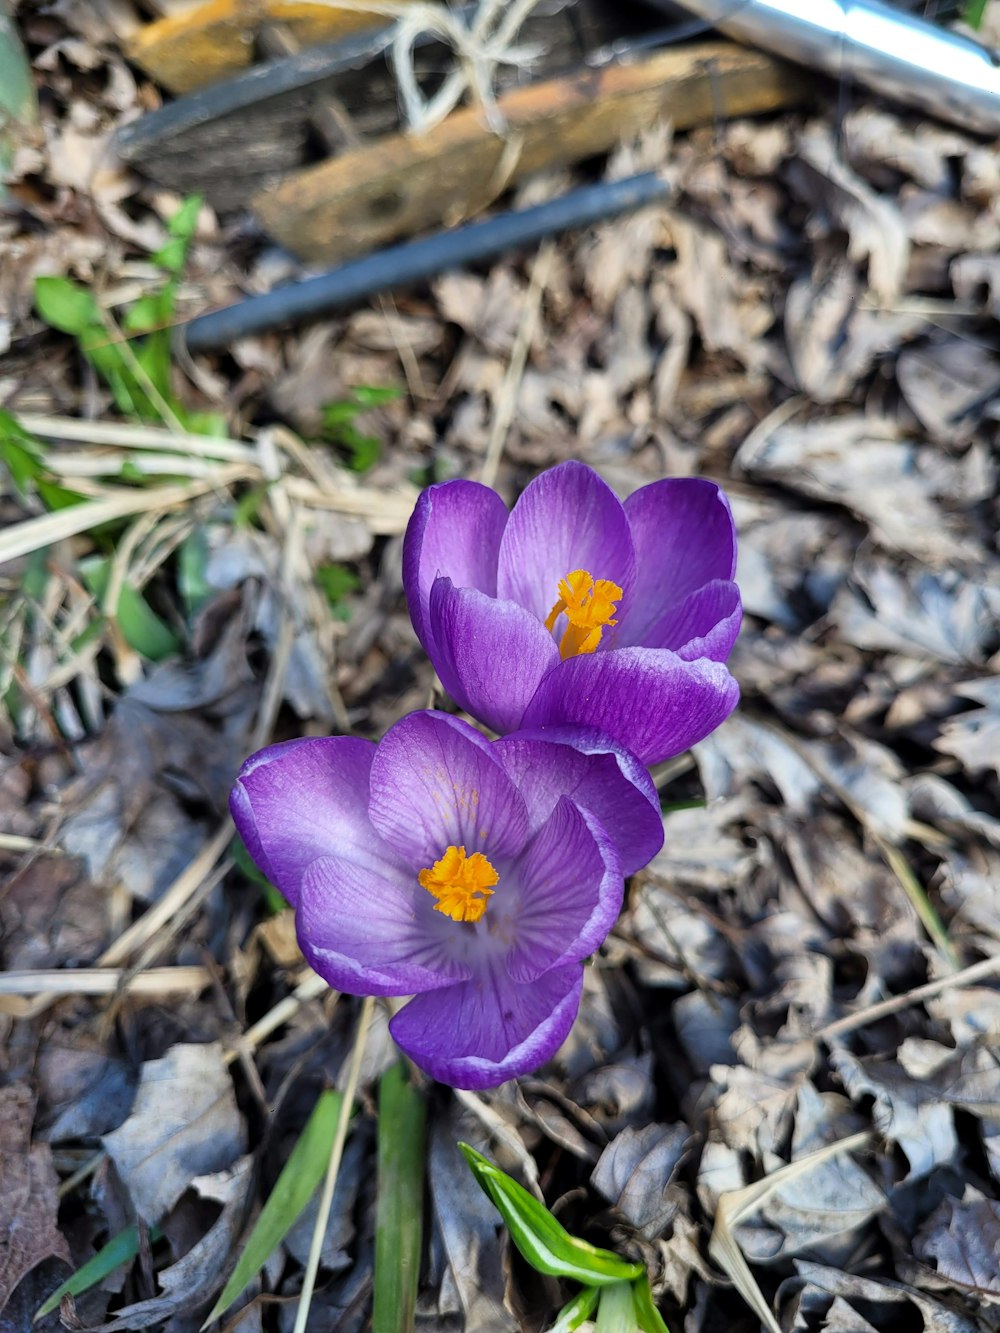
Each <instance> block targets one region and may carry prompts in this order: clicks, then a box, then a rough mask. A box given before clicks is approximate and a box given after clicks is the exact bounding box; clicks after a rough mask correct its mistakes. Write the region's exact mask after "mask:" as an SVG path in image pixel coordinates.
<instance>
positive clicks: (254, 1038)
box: [225, 972, 339, 1065]
mask: <svg viewBox="0 0 1000 1333" xmlns="http://www.w3.org/2000/svg"><path fill="white" fill-rule="evenodd" d="M329 989H330V988H329V986H328V985H327V983H326V982H325V981H324V980H323V978H322V977H320V976H317V975H316V973H315V972H311V973H310V974H309V976H307V977H306V979H305V980H304V981H300V982H299V984H298V985H297V986H296V987H295V989H294V990H293V991H292V993H291V995H286V996H285V998H284V999H283V1000H279V1001H278V1003H277V1004H276V1005H275V1006H274V1008H273V1009H269V1010H268V1012H267V1013H266V1014H265V1015H264V1017H263V1018H259V1019H258V1020H257V1022H256V1023H254V1025H253V1026H252V1027H249V1028H247V1030H246V1032H244V1033H243V1035H242V1036H241V1037H240V1039H239V1041H238V1042H237V1043H236V1045H235V1046H231V1047H230V1048H229V1049H228V1050H227V1051H226V1053H225V1061H226V1064H227V1065H228V1064H232V1062H233V1061H234V1060H235V1059H236V1057H237V1056H238V1055H239V1054H240V1052H241V1051H244V1050H246V1051H252V1050H254V1049H255V1048H256V1047H257V1046H259V1045H260V1043H261V1042H262V1041H263V1040H264V1039H265V1037H269V1036H270V1035H271V1033H272V1032H274V1031H275V1029H276V1028H280V1027H281V1026H282V1024H283V1023H287V1022H288V1021H289V1019H291V1018H293V1017H294V1016H295V1014H296V1013H297V1012H298V1010H299V1009H301V1008H302V1006H303V1005H304V1004H308V1003H309V1001H310V1000H315V999H318V998H319V996H321V995H322V994H323V992H324V991H326V990H329ZM330 994H331V995H332V996H333V1000H334V1003H336V1001H337V1000H338V999H339V993H338V992H337V991H330Z"/></svg>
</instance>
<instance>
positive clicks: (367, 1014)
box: [292, 995, 375, 1333]
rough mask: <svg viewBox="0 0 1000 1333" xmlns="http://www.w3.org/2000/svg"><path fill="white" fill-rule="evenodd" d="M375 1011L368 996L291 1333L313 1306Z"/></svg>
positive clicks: (301, 1328)
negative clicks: (373, 1011)
mask: <svg viewBox="0 0 1000 1333" xmlns="http://www.w3.org/2000/svg"><path fill="white" fill-rule="evenodd" d="M374 1007H375V1001H374V999H373V998H372V997H371V996H370V995H369V996H368V997H367V998H366V999H365V1001H364V1002H363V1004H362V1005H361V1013H360V1014H359V1015H358V1030H357V1032H356V1033H355V1034H354V1050H353V1051H352V1052H351V1064H350V1068H349V1069H348V1071H347V1084H346V1086H345V1088H344V1099H343V1101H342V1102H341V1104H340V1116H339V1118H338V1120H337V1132H336V1134H334V1136H333V1146H332V1147H331V1149H330V1163H329V1165H328V1167H327V1169H326V1179H325V1180H324V1182H323V1193H322V1195H321V1196H320V1201H319V1211H318V1212H317V1214H316V1225H315V1227H314V1228H313V1234H312V1244H311V1245H310V1247H309V1258H308V1261H307V1263H306V1271H305V1276H304V1277H303V1279H302V1295H301V1296H300V1297H299V1308H298V1310H297V1311H296V1313H295V1327H294V1328H293V1330H292V1333H305V1329H306V1324H307V1323H308V1322H309V1307H310V1306H311V1305H312V1297H313V1291H314V1290H315V1287H316V1274H317V1273H318V1272H319V1260H320V1255H321V1254H322V1253H323V1241H324V1239H325V1237H326V1228H327V1223H328V1222H329V1220H330V1208H331V1206H332V1204H333V1192H334V1190H335V1189H336V1188H337V1176H338V1174H339V1172H340V1161H341V1158H342V1157H343V1155H344V1144H345V1143H346V1142H347V1129H348V1125H349V1124H350V1120H351V1111H352V1110H353V1109H354V1098H355V1095H356V1093H357V1090H358V1079H359V1078H360V1076H361V1060H362V1057H363V1056H364V1053H365V1042H366V1041H367V1040H368V1025H369V1023H370V1022H371V1017H372V1010H373V1009H374Z"/></svg>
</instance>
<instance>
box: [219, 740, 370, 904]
mask: <svg viewBox="0 0 1000 1333" xmlns="http://www.w3.org/2000/svg"><path fill="white" fill-rule="evenodd" d="M374 755H375V746H374V745H373V744H372V742H371V741H363V740H357V739H355V738H354V737H351V736H328V737H319V738H317V739H315V740H301V741H285V742H283V743H282V744H280V745H270V746H268V748H267V749H266V750H260V751H259V752H258V753H257V754H255V755H252V756H251V758H249V759H248V760H247V761H246V763H245V764H244V765H243V767H242V768H241V769H240V773H239V776H238V777H237V779H236V785H235V786H234V787H233V791H232V795H231V796H230V798H229V808H230V810H231V811H232V815H233V819H234V821H235V823H236V827H237V829H238V830H239V834H240V837H241V838H242V839H243V841H244V842H245V843H246V846H247V850H248V851H249V852H250V855H251V856H252V857H253V859H254V860H255V861H256V863H257V865H258V866H260V868H261V870H262V871H263V872H264V874H265V875H266V876H267V877H268V879H269V880H271V882H272V883H273V884H275V885H277V887H278V888H279V889H280V890H281V892H282V893H283V894H284V896H285V897H286V898H287V899H288V901H289V902H290V903H291V904H292V906H293V907H294V906H295V905H296V903H297V902H298V899H299V890H300V887H301V883H302V876H303V874H304V873H305V870H306V867H307V866H308V865H309V863H310V862H311V861H314V860H315V859H316V858H317V857H318V856H326V855H327V854H328V853H329V852H330V851H331V850H334V849H336V851H337V853H338V855H340V856H342V857H346V858H347V859H348V860H352V861H356V862H357V863H358V864H359V865H363V866H380V865H382V863H383V862H384V861H385V860H386V859H388V860H389V861H392V860H394V859H395V858H394V856H393V853H392V852H391V851H390V849H389V848H388V847H385V846H384V845H382V844H381V843H380V842H379V840H378V839H377V838H373V837H372V829H371V825H370V823H369V822H368V776H369V773H370V771H371V766H372V759H373V758H374Z"/></svg>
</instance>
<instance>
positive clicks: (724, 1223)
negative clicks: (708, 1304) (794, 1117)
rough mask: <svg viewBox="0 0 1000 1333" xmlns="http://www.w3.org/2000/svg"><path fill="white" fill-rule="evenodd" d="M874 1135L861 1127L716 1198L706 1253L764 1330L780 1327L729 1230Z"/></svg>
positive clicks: (775, 1330) (773, 1332)
mask: <svg viewBox="0 0 1000 1333" xmlns="http://www.w3.org/2000/svg"><path fill="white" fill-rule="evenodd" d="M874 1137H875V1136H874V1134H872V1133H871V1131H870V1130H863V1131H862V1132H861V1133H860V1134H851V1135H849V1136H848V1137H847V1138H846V1139H840V1140H839V1142H837V1143H828V1144H827V1146H826V1147H825V1148H820V1149H819V1150H818V1151H817V1152H812V1153H809V1154H808V1155H807V1156H806V1157H800V1158H799V1160H798V1161H797V1162H789V1163H788V1165H787V1166H782V1167H779V1168H778V1170H777V1171H772V1172H771V1173H770V1174H769V1175H767V1176H765V1177H764V1178H763V1180H757V1181H754V1183H753V1184H752V1185H747V1186H745V1187H744V1188H743V1189H740V1190H730V1191H729V1193H727V1194H723V1195H722V1197H721V1198H720V1199H719V1202H718V1204H717V1205H716V1209H715V1225H714V1226H713V1227H712V1238H711V1240H710V1241H709V1242H708V1252H709V1254H710V1255H711V1257H712V1258H713V1259H714V1260H715V1262H716V1263H717V1264H718V1265H719V1267H720V1268H721V1269H723V1271H724V1272H725V1273H726V1274H727V1275H728V1276H729V1278H730V1279H731V1280H732V1283H733V1286H734V1287H735V1288H736V1290H737V1291H738V1292H739V1293H740V1295H741V1296H742V1297H743V1299H744V1300H745V1301H746V1303H747V1305H748V1306H749V1307H750V1309H751V1310H753V1312H754V1314H756V1316H757V1318H758V1319H759V1320H760V1321H761V1323H762V1324H763V1325H764V1327H765V1328H766V1329H767V1330H768V1333H781V1326H780V1324H779V1323H778V1321H777V1320H776V1319H775V1317H774V1314H773V1312H772V1310H771V1307H770V1306H769V1305H768V1303H767V1301H766V1300H765V1298H764V1293H763V1292H762V1291H761V1289H760V1287H759V1286H758V1285H757V1281H756V1279H755V1278H754V1275H753V1274H752V1273H751V1271H750V1265H749V1264H748V1263H747V1261H746V1258H745V1257H744V1255H743V1251H742V1250H741V1249H740V1247H739V1246H738V1245H737V1243H736V1238H735V1236H734V1235H733V1232H734V1231H735V1229H736V1227H737V1226H738V1225H739V1223H740V1222H741V1221H742V1220H743V1218H744V1217H746V1216H747V1215H748V1214H749V1213H753V1212H756V1210H757V1209H758V1208H759V1207H760V1206H761V1204H763V1203H765V1202H766V1200H767V1199H769V1198H770V1197H771V1195H772V1194H774V1193H775V1191H776V1190H779V1189H780V1188H781V1186H782V1185H785V1184H787V1183H788V1181H790V1180H794V1179H796V1178H797V1177H798V1176H801V1175H805V1173H806V1172H808V1171H811V1170H812V1168H813V1167H814V1166H820V1165H822V1163H823V1162H827V1161H829V1160H830V1158H831V1157H837V1156H839V1154H840V1153H846V1152H857V1151H858V1150H859V1149H861V1148H866V1147H867V1146H868V1145H869V1144H870V1143H871V1142H872V1141H873V1140H874Z"/></svg>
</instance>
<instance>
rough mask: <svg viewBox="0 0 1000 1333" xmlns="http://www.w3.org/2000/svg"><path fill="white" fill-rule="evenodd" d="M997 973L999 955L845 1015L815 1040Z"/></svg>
mask: <svg viewBox="0 0 1000 1333" xmlns="http://www.w3.org/2000/svg"><path fill="white" fill-rule="evenodd" d="M998 973H1000V955H998V956H997V957H996V958H983V959H981V960H980V962H978V963H973V964H972V965H971V966H970V967H965V968H963V969H962V971H961V972H949V974H948V975H947V976H946V977H938V978H937V980H936V981H926V982H924V984H923V985H922V986H915V987H914V988H913V990H908V991H906V992H905V994H903V995H893V996H892V997H891V998H890V999H888V1000H879V1001H878V1003H877V1004H871V1005H869V1006H868V1008H867V1009H859V1010H858V1011H857V1013H854V1014H846V1015H845V1016H844V1017H843V1018H838V1019H836V1020H835V1021H834V1022H832V1023H827V1025H826V1027H824V1028H820V1030H819V1032H817V1033H816V1039H817V1041H830V1040H831V1038H833V1037H841V1036H843V1034H844V1033H845V1032H853V1031H854V1030H855V1028H863V1027H866V1026H867V1025H868V1024H869V1023H877V1022H878V1020H879V1019H880V1018H886V1017H887V1016H888V1015H889V1014H895V1013H898V1012H899V1010H900V1009H908V1008H909V1007H910V1005H911V1004H921V1003H922V1002H923V1001H924V1000H930V999H933V998H934V996H935V995H941V994H942V993H943V992H944V991H946V990H951V988H952V987H953V986H971V985H972V984H973V983H974V982H976V981H983V980H984V979H985V978H987V977H992V976H996V975H997V974H998Z"/></svg>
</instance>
